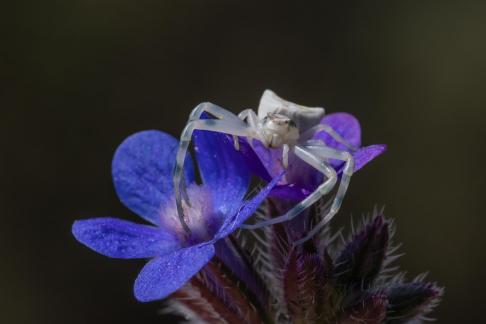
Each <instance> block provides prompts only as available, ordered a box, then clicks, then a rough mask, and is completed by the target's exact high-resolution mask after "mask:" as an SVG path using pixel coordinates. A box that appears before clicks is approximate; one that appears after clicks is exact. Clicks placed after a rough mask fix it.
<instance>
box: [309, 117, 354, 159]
mask: <svg viewBox="0 0 486 324" xmlns="http://www.w3.org/2000/svg"><path fill="white" fill-rule="evenodd" d="M321 124H326V125H329V126H331V127H332V129H333V130H334V131H335V132H336V133H338V134H339V135H341V137H343V138H344V139H345V140H346V141H347V142H348V143H349V144H351V145H352V146H354V147H360V146H361V126H360V125H359V122H358V120H357V119H356V118H355V117H354V116H353V115H351V114H348V113H344V112H340V113H333V114H329V115H326V116H324V118H322V120H321ZM314 139H320V140H323V141H324V143H326V145H327V146H329V147H332V148H336V149H339V150H347V148H346V146H344V145H342V144H340V143H338V142H337V141H336V140H334V139H333V138H332V137H331V136H330V135H329V134H328V133H326V132H324V131H322V132H319V133H317V134H315V135H314Z"/></svg>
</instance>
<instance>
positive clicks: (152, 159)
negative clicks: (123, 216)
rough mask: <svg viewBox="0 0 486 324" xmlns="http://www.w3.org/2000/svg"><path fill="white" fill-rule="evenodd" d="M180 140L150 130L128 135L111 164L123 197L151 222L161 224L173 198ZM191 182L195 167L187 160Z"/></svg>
mask: <svg viewBox="0 0 486 324" xmlns="http://www.w3.org/2000/svg"><path fill="white" fill-rule="evenodd" d="M177 147H178V141H177V140H176V139H175V138H174V137H172V136H171V135H169V134H166V133H163V132H159V131H155V130H149V131H143V132H139V133H135V134H133V135H131V136H129V137H128V138H127V139H126V140H125V141H124V142H123V143H122V144H121V145H120V146H119V147H118V149H117V151H116V153H115V156H114V158H113V163H112V174H113V181H114V184H115V189H116V192H117V194H118V197H119V198H120V200H121V201H122V202H123V203H124V204H125V206H127V207H128V208H129V209H131V210H132V211H133V212H135V213H137V214H138V215H139V216H141V217H143V218H144V219H146V220H148V221H149V222H151V223H153V224H156V225H158V224H159V223H160V220H159V217H160V215H159V214H160V209H161V207H162V206H163V205H164V204H165V203H166V202H167V201H168V200H169V199H173V192H174V189H173V188H174V185H173V182H172V173H173V170H174V165H175V155H176V151H177ZM184 168H185V177H186V180H187V182H188V183H191V182H193V181H194V168H193V165H192V161H191V158H190V157H189V156H188V157H187V159H186V163H185V166H184Z"/></svg>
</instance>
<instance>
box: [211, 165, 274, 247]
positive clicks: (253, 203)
mask: <svg viewBox="0 0 486 324" xmlns="http://www.w3.org/2000/svg"><path fill="white" fill-rule="evenodd" d="M282 176H283V172H282V173H281V174H280V176H278V177H275V178H274V179H273V180H272V181H271V182H270V183H269V184H268V185H267V186H266V187H265V188H263V189H262V190H261V191H260V192H259V193H258V194H257V195H256V196H255V197H253V198H252V199H251V200H249V201H247V202H245V204H244V205H243V206H242V207H241V208H240V210H239V211H238V212H237V213H236V214H235V215H234V216H233V217H228V218H227V219H226V220H225V222H224V223H223V225H222V226H221V228H220V229H219V232H218V233H217V234H216V235H215V239H216V240H217V239H221V238H223V237H225V236H228V235H230V234H231V233H233V232H234V231H235V230H236V229H237V228H238V227H240V225H241V224H243V223H244V222H245V221H246V220H247V219H248V218H249V217H250V216H251V215H253V213H254V212H255V211H256V210H257V208H258V206H260V204H261V203H262V201H263V200H264V199H265V198H266V197H267V196H268V194H269V193H270V191H271V190H272V189H273V188H274V187H275V185H276V184H277V183H278V182H279V181H280V179H281V178H282Z"/></svg>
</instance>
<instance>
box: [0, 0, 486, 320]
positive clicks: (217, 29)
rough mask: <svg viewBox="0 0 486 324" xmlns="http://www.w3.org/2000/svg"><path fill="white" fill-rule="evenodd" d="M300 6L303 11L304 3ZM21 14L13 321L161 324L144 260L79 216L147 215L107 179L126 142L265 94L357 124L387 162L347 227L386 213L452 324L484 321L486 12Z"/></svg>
mask: <svg viewBox="0 0 486 324" xmlns="http://www.w3.org/2000/svg"><path fill="white" fill-rule="evenodd" d="M302 3H303V2H302ZM302 3H301V4H298V3H297V2H296V1H295V2H292V3H290V4H285V3H284V2H278V3H274V4H267V3H262V2H260V3H255V4H250V3H247V4H246V5H242V4H238V5H237V4H234V5H228V2H224V1H220V2H215V1H166V0H158V1H148V0H140V1H123V0H122V1H111V0H98V1H94V0H70V1H30V2H14V3H10V4H9V7H10V8H7V9H5V10H2V14H1V15H2V19H1V26H2V33H3V34H4V35H3V36H2V37H1V41H0V76H1V79H2V85H1V87H0V112H1V113H0V184H1V187H0V220H1V224H0V234H1V236H0V240H1V244H0V251H1V253H2V262H1V267H0V287H1V289H0V291H1V292H0V322H1V323H73V324H77V323H164V322H170V321H171V319H170V318H168V317H161V316H160V315H158V314H157V311H158V310H159V309H160V308H161V305H162V304H161V303H149V304H141V303H137V302H136V301H135V299H134V297H133V295H132V285H133V280H134V279H135V277H136V275H137V273H138V271H139V269H140V268H141V267H142V265H143V264H144V262H143V261H142V260H131V261H130V260H128V261H127V260H125V261H123V260H112V259H108V258H105V257H103V256H101V255H98V254H96V253H94V252H92V251H90V250H88V249H86V248H85V247H83V246H81V245H80V244H78V243H77V242H76V241H75V240H74V239H73V237H72V236H71V233H70V227H71V224H72V222H73V220H74V219H77V218H89V217H92V216H118V217H121V218H125V219H131V220H137V217H136V216H135V215H133V214H132V213H130V212H129V211H128V210H127V209H126V208H124V207H123V206H122V205H121V203H120V202H119V201H118V199H117V197H116V195H115V192H114V189H113V186H112V182H111V176H110V163H111V158H112V154H113V152H114V150H115V149H116V147H117V145H118V144H119V143H120V142H121V141H122V140H123V139H124V138H125V137H126V136H128V135H130V134H132V133H134V132H136V131H139V130H144V129H154V128H155V129H161V130H164V131H166V132H169V133H171V134H173V135H178V134H179V133H180V131H181V129H182V127H183V126H184V123H185V120H186V118H187V115H188V113H189V111H190V110H191V109H192V108H193V107H194V106H195V105H196V104H198V103H199V102H202V101H206V100H210V101H212V102H214V103H218V104H219V105H222V106H224V107H228V108H230V109H231V110H233V111H234V112H238V111H240V110H242V109H244V108H248V107H253V108H256V106H257V104H258V100H259V97H260V95H261V93H262V92H263V90H264V89H266V88H270V89H273V90H274V91H276V92H277V93H278V94H280V95H282V96H283V97H285V98H288V99H291V100H294V101H297V102H299V103H303V104H307V105H324V106H325V107H327V110H328V111H329V112H334V111H348V112H351V113H353V114H354V115H356V116H357V117H358V118H359V120H360V121H361V124H362V128H363V141H364V143H367V144H373V143H386V144H388V145H389V150H388V152H387V153H386V154H385V155H383V156H381V157H380V158H378V159H377V160H375V161H374V162H373V163H371V164H370V165H368V166H367V167H366V168H365V169H363V170H362V171H360V172H359V174H358V175H356V176H355V177H354V178H353V181H352V185H351V187H350V190H349V194H348V195H347V197H346V200H345V203H344V207H343V209H342V211H341V212H340V214H339V218H340V219H339V220H338V222H341V223H347V222H348V220H349V217H350V216H351V215H354V216H355V217H357V216H359V215H361V214H362V213H365V212H369V211H371V210H372V208H373V207H374V206H375V204H378V205H379V206H382V205H385V206H386V214H387V215H388V216H389V217H393V218H394V219H396V223H397V225H398V230H397V233H396V238H395V240H396V241H397V242H403V244H404V245H403V247H402V249H401V251H402V252H406V255H405V256H403V258H402V259H401V262H400V263H401V265H402V268H403V269H405V270H407V271H408V273H409V275H410V276H415V275H417V274H419V273H421V272H423V271H427V270H428V271H430V274H429V276H428V279H429V280H432V281H437V282H438V283H439V284H441V285H443V286H445V287H446V294H445V297H444V300H443V302H442V304H441V305H440V306H439V308H438V309H437V310H436V311H435V312H434V313H433V317H435V318H438V323H479V322H482V320H483V319H484V316H483V314H484V310H483V309H482V307H483V305H484V302H485V301H486V300H485V298H484V288H485V287H484V281H485V279H486V275H485V270H484V265H485V262H484V247H485V243H486V237H485V235H484V233H485V230H484V228H485V226H486V218H485V217H484V208H483V207H484V205H485V198H484V194H485V190H484V185H485V183H486V181H485V180H486V179H485V175H484V172H483V165H484V160H485V157H486V154H485V150H484V146H485V140H486V128H485V123H486V106H485V105H486V88H485V84H486V83H485V81H486V45H485V44H486V42H485V35H486V24H485V17H486V3H485V2H480V1H478V2H477V3H474V2H467V1H465V2H461V1H346V2H344V1H342V2H338V1H333V2H331V1H320V2H319V3H312V2H306V3H305V4H302Z"/></svg>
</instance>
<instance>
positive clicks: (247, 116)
mask: <svg viewBox="0 0 486 324" xmlns="http://www.w3.org/2000/svg"><path fill="white" fill-rule="evenodd" d="M238 118H239V119H241V120H242V121H246V122H247V124H248V126H249V127H250V128H251V129H253V130H254V132H255V133H258V132H260V127H259V123H258V120H259V119H258V116H257V114H256V113H255V112H254V111H253V110H252V109H245V110H243V111H242V112H240V113H239V114H238ZM233 141H234V143H235V149H236V150H239V149H240V143H239V142H238V136H236V135H234V136H233ZM247 141H248V144H250V146H251V147H253V137H251V138H249V137H247Z"/></svg>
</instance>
